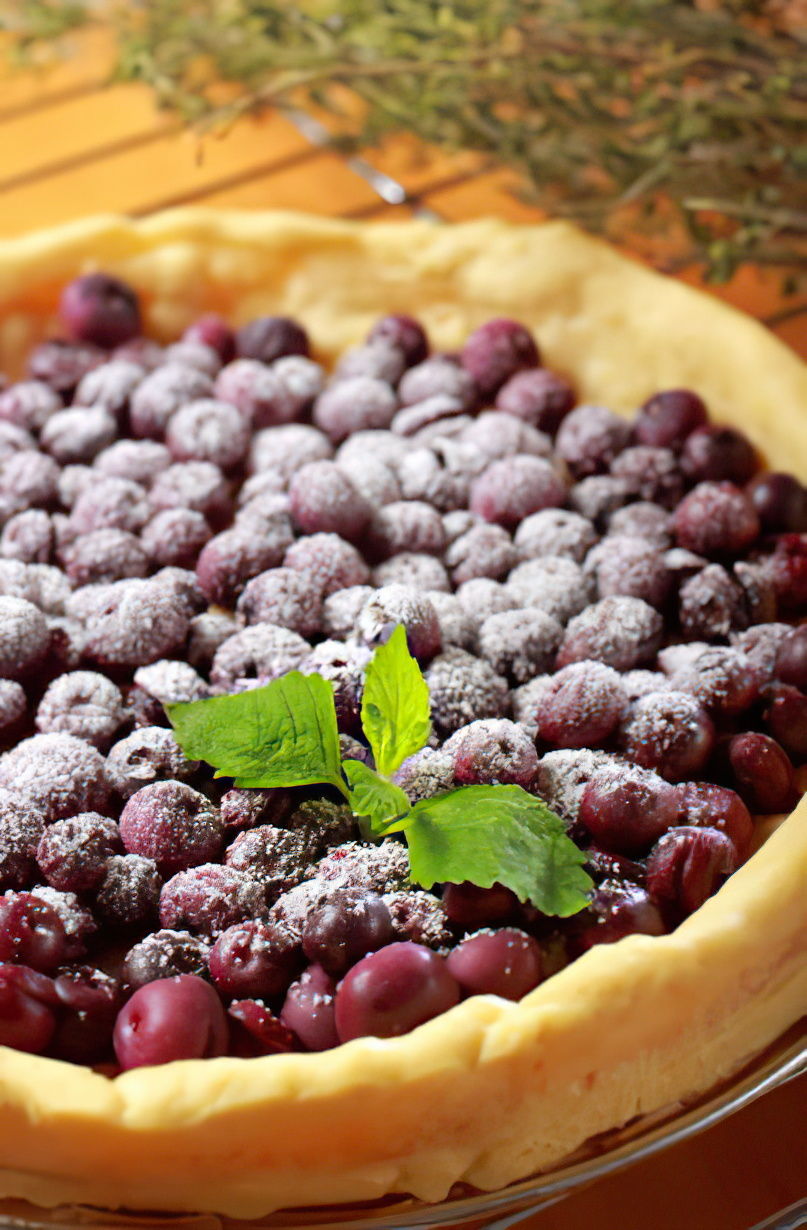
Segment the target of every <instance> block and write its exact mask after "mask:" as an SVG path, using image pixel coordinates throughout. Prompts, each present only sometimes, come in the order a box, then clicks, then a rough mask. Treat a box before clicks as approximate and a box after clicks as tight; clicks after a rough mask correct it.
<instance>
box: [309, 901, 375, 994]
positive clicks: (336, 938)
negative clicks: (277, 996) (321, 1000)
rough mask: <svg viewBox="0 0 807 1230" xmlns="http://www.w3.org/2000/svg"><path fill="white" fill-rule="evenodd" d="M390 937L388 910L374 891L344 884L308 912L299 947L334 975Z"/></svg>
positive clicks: (341, 972)
mask: <svg viewBox="0 0 807 1230" xmlns="http://www.w3.org/2000/svg"><path fill="white" fill-rule="evenodd" d="M391 939H392V920H391V918H390V912H389V910H388V909H387V907H386V905H385V904H384V901H383V900H382V898H381V897H380V896H379V895H378V893H373V892H369V891H364V890H362V889H354V888H344V889H340V890H338V891H337V892H335V893H333V894H332V895H331V896H330V897H329V899H328V900H327V901H326V903H325V904H324V905H323V906H321V907H320V908H319V909H318V910H315V911H314V912H313V914H310V915H309V917H308V919H307V920H306V924H305V927H304V928H303V951H304V953H305V955H306V956H307V957H308V959H309V961H315V962H318V963H319V965H321V966H322V967H323V969H324V970H326V971H327V973H328V974H330V975H331V976H332V977H334V978H339V977H341V975H342V974H344V973H346V972H347V970H348V969H349V968H350V966H351V965H355V964H356V962H357V961H358V960H360V959H361V958H362V957H364V956H366V955H367V953H368V952H375V951H376V950H377V949H379V948H382V947H383V946H384V945H385V944H388V943H389V942H390V940H391Z"/></svg>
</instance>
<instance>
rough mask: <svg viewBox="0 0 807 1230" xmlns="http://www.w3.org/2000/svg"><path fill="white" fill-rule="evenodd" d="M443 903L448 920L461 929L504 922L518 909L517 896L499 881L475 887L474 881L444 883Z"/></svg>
mask: <svg viewBox="0 0 807 1230" xmlns="http://www.w3.org/2000/svg"><path fill="white" fill-rule="evenodd" d="M443 907H444V909H445V912H446V916H447V918H448V920H449V922H451V923H453V924H454V925H455V926H457V927H462V928H463V930H471V929H472V928H476V927H486V926H488V925H489V924H490V923H497V922H499V923H500V922H507V921H508V920H510V919H511V918H513V917H514V916H515V915H516V914H517V912H518V908H519V906H518V898H517V897H516V895H515V893H514V892H512V891H511V890H510V889H509V888H505V887H504V885H503V884H494V885H493V886H492V887H491V888H479V887H478V886H477V885H476V884H469V883H464V884H446V886H445V888H444V889H443Z"/></svg>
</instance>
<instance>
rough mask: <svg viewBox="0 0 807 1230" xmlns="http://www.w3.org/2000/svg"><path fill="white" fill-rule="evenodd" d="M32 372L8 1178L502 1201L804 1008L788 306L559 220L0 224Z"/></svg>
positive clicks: (188, 1192) (806, 979) (798, 406)
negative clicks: (757, 307)
mask: <svg viewBox="0 0 807 1230" xmlns="http://www.w3.org/2000/svg"><path fill="white" fill-rule="evenodd" d="M0 368H2V370H4V371H5V373H6V376H5V377H4V379H3V387H2V389H1V390H0V512H1V514H2V516H1V517H0V521H1V522H2V526H1V528H0V740H1V741H2V756H1V757H0V891H2V892H3V894H4V895H3V896H2V897H0V962H2V964H0V1042H2V1044H3V1045H2V1047H0V1194H2V1195H3V1196H6V1197H16V1198H22V1199H25V1200H28V1201H31V1202H33V1203H35V1204H38V1205H44V1206H54V1205H59V1204H69V1203H77V1204H85V1205H91V1206H98V1207H102V1208H124V1209H128V1210H162V1211H169V1210H170V1211H211V1212H220V1213H224V1214H228V1215H230V1216H233V1217H236V1218H255V1217H260V1216H263V1215H264V1214H267V1213H269V1212H271V1211H272V1210H275V1209H278V1208H283V1207H287V1206H294V1205H301V1204H304V1205H307V1206H310V1205H321V1204H332V1203H340V1202H358V1201H367V1200H374V1199H377V1198H380V1197H383V1196H385V1195H388V1194H392V1193H410V1194H411V1195H413V1196H414V1197H416V1198H417V1199H420V1200H423V1201H440V1200H442V1199H444V1198H445V1197H446V1196H447V1194H448V1193H449V1192H450V1190H451V1189H452V1186H453V1185H455V1184H457V1183H460V1182H461V1183H464V1184H467V1185H470V1186H471V1187H473V1188H477V1189H481V1190H486V1191H489V1190H494V1189H496V1188H499V1187H503V1186H505V1185H506V1184H508V1183H511V1182H513V1181H515V1180H518V1179H522V1178H525V1177H527V1176H529V1175H531V1174H533V1173H536V1172H538V1171H541V1170H546V1169H548V1168H551V1167H553V1166H555V1165H557V1164H558V1163H559V1162H561V1161H562V1159H564V1158H565V1157H567V1156H569V1155H570V1154H572V1153H573V1152H574V1151H576V1150H578V1149H579V1148H580V1147H581V1146H582V1145H584V1143H585V1142H586V1141H587V1140H588V1139H589V1138H590V1137H592V1136H594V1135H595V1134H598V1133H601V1132H604V1131H606V1130H608V1129H611V1128H614V1127H618V1126H620V1125H622V1124H625V1123H626V1122H628V1121H629V1120H631V1119H632V1118H634V1117H635V1116H637V1115H643V1114H646V1113H650V1112H653V1111H656V1110H658V1109H660V1108H662V1107H665V1106H668V1105H669V1104H672V1103H680V1102H686V1101H687V1100H688V1099H693V1098H695V1097H697V1096H698V1095H701V1094H703V1093H704V1092H705V1091H707V1090H708V1089H709V1088H710V1087H712V1086H713V1085H714V1084H715V1083H716V1082H718V1081H721V1080H724V1079H726V1078H728V1077H730V1076H731V1075H732V1074H733V1073H734V1072H736V1071H738V1070H739V1069H740V1068H741V1067H742V1065H744V1064H745V1063H746V1062H748V1061H749V1060H750V1059H751V1058H752V1057H753V1056H755V1055H756V1054H758V1053H760V1052H761V1051H762V1050H764V1049H765V1048H766V1047H767V1046H768V1045H769V1044H770V1043H772V1042H773V1041H774V1040H775V1039H777V1038H778V1037H779V1036H780V1035H781V1034H782V1033H783V1032H784V1031H785V1030H787V1029H788V1028H789V1027H790V1026H791V1025H793V1024H794V1022H796V1021H798V1020H799V1018H800V1017H801V1016H802V1015H803V1014H804V1013H805V1010H807V959H806V958H807V953H806V952H805V936H806V935H807V894H805V891H804V890H805V881H806V880H807V811H805V804H803V803H800V802H799V797H800V793H801V791H800V783H801V782H802V781H803V776H804V775H803V770H802V766H803V765H804V763H805V761H807V628H805V627H804V626H803V625H802V622H801V621H802V619H803V616H804V615H805V614H806V613H807V493H805V489H804V487H803V486H802V484H801V481H800V478H801V477H804V476H805V475H807V427H805V421H804V411H805V406H807V373H806V372H805V369H804V367H803V365H802V364H801V363H800V362H799V361H798V360H797V359H796V358H795V357H794V356H793V355H792V354H791V353H790V352H789V351H787V349H786V348H784V347H783V346H782V345H780V344H779V343H778V342H777V341H776V340H775V339H774V338H772V337H771V336H770V335H769V334H767V333H766V332H765V330H764V329H763V328H762V327H761V326H760V325H758V324H756V323H755V322H752V321H751V320H749V319H746V318H744V317H743V316H741V315H739V314H738V313H737V312H735V311H733V310H731V309H729V308H727V307H725V306H723V305H721V304H720V303H719V302H717V301H716V300H714V299H711V298H709V297H707V296H705V295H703V294H699V293H697V292H695V291H693V290H690V289H688V288H687V287H685V286H683V285H681V284H679V283H677V282H673V281H670V280H667V279H665V278H663V277H661V276H658V275H656V274H653V273H651V272H648V271H647V270H645V269H644V268H642V267H640V266H638V265H636V264H634V263H632V262H630V261H628V260H626V259H624V258H622V257H620V256H619V255H617V254H616V253H615V252H613V251H612V250H611V249H610V248H608V247H607V246H605V245H603V244H601V243H599V242H597V241H595V240H592V239H590V238H588V237H586V236H584V235H582V234H581V233H580V232H578V231H577V230H575V229H573V228H571V227H569V226H567V225H565V224H557V223H553V224H548V225H545V226H540V227H515V226H508V225H504V224H501V223H497V222H477V223H469V224H464V225H460V226H453V227H448V226H446V227H442V226H433V225H430V224H427V223H421V222H411V223H403V224H389V225H387V224H380V225H354V224H349V223H341V222H330V221H319V220H315V219H311V218H306V217H300V216H295V215H286V214H238V213H232V214H230V213H216V212H208V211H204V210H180V211H176V212H171V213H167V214H163V215H160V216H157V217H154V218H150V219H147V220H145V221H142V222H129V221H125V220H122V219H118V218H111V217H110V218H105V217H101V218H96V219H90V220H88V221H86V222H83V223H80V224H76V225H71V226H67V227H64V228H60V229H57V230H52V231H48V232H45V233H41V234H36V235H31V236H29V237H27V238H24V239H21V240H15V241H12V242H6V243H3V244H0ZM289 747H292V748H293V751H294V757H296V759H294V757H292V760H293V764H292V761H291V760H290V759H289V755H288V754H287V753H288V748H289ZM284 757H285V759H284Z"/></svg>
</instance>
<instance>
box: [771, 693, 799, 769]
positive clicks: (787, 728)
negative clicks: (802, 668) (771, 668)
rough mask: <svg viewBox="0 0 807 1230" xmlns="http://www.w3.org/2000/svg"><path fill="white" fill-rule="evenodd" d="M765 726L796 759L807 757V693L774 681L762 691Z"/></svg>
mask: <svg viewBox="0 0 807 1230" xmlns="http://www.w3.org/2000/svg"><path fill="white" fill-rule="evenodd" d="M765 700H766V708H765V713H764V718H765V725H766V727H767V729H768V732H769V734H771V735H772V736H773V738H774V739H775V740H776V741H777V743H781V745H782V747H783V748H784V749H785V751H786V752H787V753H788V755H790V756H792V757H793V759H794V760H795V761H802V760H807V696H805V695H804V693H803V692H800V691H799V689H798V688H793V687H790V686H789V685H788V684H786V683H777V684H774V685H773V686H772V687H770V688H768V689H767V690H766V693H765Z"/></svg>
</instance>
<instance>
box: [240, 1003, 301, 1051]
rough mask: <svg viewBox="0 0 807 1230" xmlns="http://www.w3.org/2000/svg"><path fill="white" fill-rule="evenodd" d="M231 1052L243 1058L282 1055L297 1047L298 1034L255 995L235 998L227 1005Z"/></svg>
mask: <svg viewBox="0 0 807 1230" xmlns="http://www.w3.org/2000/svg"><path fill="white" fill-rule="evenodd" d="M227 1022H228V1024H229V1027H230V1053H231V1054H232V1055H238V1056H240V1058H242V1059H255V1058H256V1057H257V1056H258V1055H282V1054H284V1053H286V1052H287V1051H293V1050H295V1037H294V1034H293V1033H292V1031H291V1030H290V1029H287V1027H286V1026H285V1025H283V1024H282V1022H281V1021H280V1020H279V1019H278V1017H276V1016H275V1014H274V1013H273V1012H272V1011H270V1009H269V1008H267V1007H266V1005H265V1004H262V1003H261V1002H260V1001H259V1000H255V999H238V1000H234V1001H233V1003H231V1004H230V1006H229V1008H228V1009H227Z"/></svg>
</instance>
